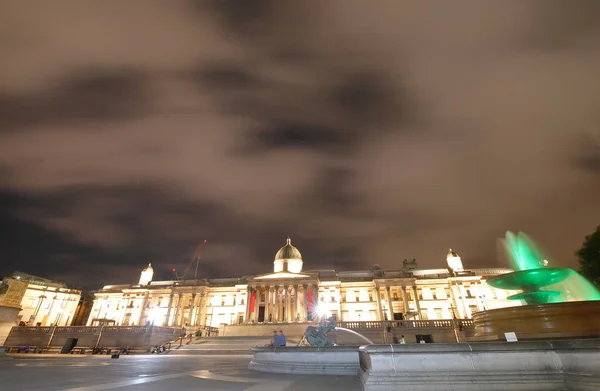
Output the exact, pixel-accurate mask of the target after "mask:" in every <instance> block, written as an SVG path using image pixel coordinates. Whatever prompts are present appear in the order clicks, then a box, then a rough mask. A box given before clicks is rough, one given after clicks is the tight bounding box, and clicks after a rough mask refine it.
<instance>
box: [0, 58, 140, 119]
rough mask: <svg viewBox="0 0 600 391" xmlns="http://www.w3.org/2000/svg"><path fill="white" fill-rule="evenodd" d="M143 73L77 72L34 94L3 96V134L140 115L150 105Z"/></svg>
mask: <svg viewBox="0 0 600 391" xmlns="http://www.w3.org/2000/svg"><path fill="white" fill-rule="evenodd" d="M146 87H147V84H146V81H145V78H144V76H143V74H141V73H139V72H134V71H128V70H90V69H86V70H78V71H75V72H73V74H70V75H69V76H66V77H64V78H63V79H62V80H60V81H59V82H58V83H56V84H54V85H52V86H50V87H48V88H46V89H45V90H44V91H41V92H36V93H34V94H24V95H8V94H0V128H1V129H3V131H11V130H20V129H26V128H32V127H39V126H46V125H50V126H53V125H58V124H64V123H70V122H71V123H72V122H79V123H84V122H86V121H108V120H114V119H122V118H131V117H135V116H137V115H139V114H140V113H141V112H142V111H143V110H144V109H145V106H146V105H147V104H148V103H149V102H148V95H147V91H146V90H145V88H146Z"/></svg>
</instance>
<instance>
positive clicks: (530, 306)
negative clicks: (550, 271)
mask: <svg viewBox="0 0 600 391" xmlns="http://www.w3.org/2000/svg"><path fill="white" fill-rule="evenodd" d="M583 303H600V300H576V301H563V302H561V303H546V304H527V305H516V306H512V307H502V308H494V309H492V310H485V311H480V312H475V313H473V318H477V317H480V316H482V315H485V314H494V313H502V312H507V311H509V310H510V309H513V311H511V312H515V313H516V312H523V311H527V310H537V311H544V310H547V309H550V310H551V309H553V308H556V307H561V306H569V307H572V306H574V305H577V304H581V305H584V304H583ZM588 305H589V304H588ZM534 307H537V308H534ZM477 314H479V315H477Z"/></svg>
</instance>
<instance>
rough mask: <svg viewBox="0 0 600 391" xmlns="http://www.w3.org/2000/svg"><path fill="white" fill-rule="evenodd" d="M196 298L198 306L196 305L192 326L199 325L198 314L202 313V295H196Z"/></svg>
mask: <svg viewBox="0 0 600 391" xmlns="http://www.w3.org/2000/svg"><path fill="white" fill-rule="evenodd" d="M196 296H197V297H198V304H197V305H196V309H195V312H194V321H193V322H192V326H199V325H200V314H201V313H202V296H203V295H202V294H199V295H196Z"/></svg>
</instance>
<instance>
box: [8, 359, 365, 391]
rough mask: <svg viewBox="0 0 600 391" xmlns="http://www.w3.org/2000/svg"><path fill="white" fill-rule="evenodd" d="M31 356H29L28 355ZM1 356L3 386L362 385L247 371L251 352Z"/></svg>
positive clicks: (267, 389) (277, 390)
mask: <svg viewBox="0 0 600 391" xmlns="http://www.w3.org/2000/svg"><path fill="white" fill-rule="evenodd" d="M32 356H33V355H32ZM32 356H27V357H26V358H15V359H13V360H0V379H2V380H1V382H2V389H6V390H36V391H39V390H44V391H57V390H64V391H97V390H119V391H142V390H147V391H154V390H156V391H158V390H167V391H179V390H195V391H197V390H203V391H210V390H232V391H292V390H311V391H313V390H314V391H318V390H336V389H343V390H345V391H354V390H361V389H362V388H361V385H360V382H359V381H358V379H357V378H356V377H352V376H302V375H293V376H292V375H274V374H266V373H258V372H253V371H250V370H248V368H247V367H248V362H249V361H250V359H251V356H250V355H247V354H245V355H215V356H206V355H205V356H198V355H189V356H187V355H176V356H175V355H158V356H153V355H138V356H121V357H120V358H119V359H111V358H110V357H108V356H54V357H35V356H33V357H35V358H32Z"/></svg>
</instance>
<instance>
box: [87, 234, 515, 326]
mask: <svg viewBox="0 0 600 391" xmlns="http://www.w3.org/2000/svg"><path fill="white" fill-rule="evenodd" d="M446 261H447V267H446V268H440V269H428V270H421V269H418V267H417V263H416V261H415V260H413V261H408V260H404V262H403V263H402V265H401V268H398V269H395V270H382V269H380V268H379V267H377V266H375V267H374V268H373V269H371V270H363V271H346V272H336V271H333V270H316V271H303V261H302V255H301V253H300V251H298V249H297V248H295V247H294V246H292V244H291V240H290V239H289V238H288V240H287V243H286V244H285V246H283V247H282V248H281V249H280V250H279V251H278V252H277V254H276V256H275V260H274V267H273V273H270V274H264V275H257V276H245V277H240V278H219V279H194V280H174V281H152V278H153V271H152V266H151V265H148V267H147V268H145V269H144V270H143V271H142V274H141V278H140V280H139V283H138V284H134V285H107V286H105V287H104V288H102V289H101V290H99V291H98V292H96V293H95V298H94V303H93V307H92V310H91V314H90V317H89V319H88V323H87V324H88V325H90V326H92V325H123V326H127V325H144V324H155V325H160V326H172V327H187V328H190V329H196V328H202V327H204V326H212V327H218V326H219V325H221V324H228V325H235V324H261V323H263V324H264V323H302V322H308V321H311V320H312V318H313V316H314V314H317V313H318V314H319V315H327V316H334V317H336V318H337V319H338V320H341V321H381V320H433V319H452V318H459V319H469V318H471V316H472V314H473V313H474V312H477V311H483V310H487V309H494V308H501V307H508V306H514V305H519V303H518V302H517V303H515V302H514V301H509V300H507V296H509V295H510V294H511V292H509V291H504V290H497V289H495V288H492V287H491V286H488V285H487V284H486V282H485V281H486V278H488V277H490V276H495V275H498V274H504V273H508V272H511V271H512V270H510V269H491V268H490V269H464V268H463V265H462V260H461V258H460V256H458V254H457V253H456V252H454V251H452V250H450V252H449V253H448V255H447V259H446Z"/></svg>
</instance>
